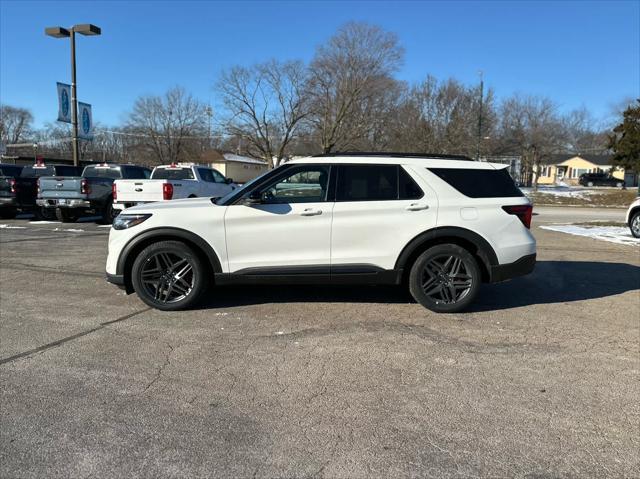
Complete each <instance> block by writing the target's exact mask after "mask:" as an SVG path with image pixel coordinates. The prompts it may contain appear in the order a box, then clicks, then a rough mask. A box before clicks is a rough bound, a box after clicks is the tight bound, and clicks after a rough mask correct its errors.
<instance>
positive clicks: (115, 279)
mask: <svg viewBox="0 0 640 479" xmlns="http://www.w3.org/2000/svg"><path fill="white" fill-rule="evenodd" d="M106 276H107V282H109V283H111V284H115V285H116V286H117V287H118V288H120V289H125V287H124V276H123V275H121V274H109V273H106Z"/></svg>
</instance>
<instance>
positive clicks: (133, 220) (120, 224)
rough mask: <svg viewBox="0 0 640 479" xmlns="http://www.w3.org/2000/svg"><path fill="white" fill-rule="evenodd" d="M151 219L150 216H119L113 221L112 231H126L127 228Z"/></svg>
mask: <svg viewBox="0 0 640 479" xmlns="http://www.w3.org/2000/svg"><path fill="white" fill-rule="evenodd" d="M149 218H151V215H126V214H119V215H118V216H116V219H115V220H113V229H114V230H126V229H127V228H131V227H132V226H136V225H139V224H140V223H142V222H143V221H146V220H147V219H149Z"/></svg>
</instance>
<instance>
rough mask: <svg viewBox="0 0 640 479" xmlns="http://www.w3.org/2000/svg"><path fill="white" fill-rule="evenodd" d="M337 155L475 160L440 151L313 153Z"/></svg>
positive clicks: (322, 155) (320, 156)
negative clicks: (444, 153)
mask: <svg viewBox="0 0 640 479" xmlns="http://www.w3.org/2000/svg"><path fill="white" fill-rule="evenodd" d="M335 156H373V157H376V156H378V157H380V156H382V157H385V156H388V157H391V158H425V159H427V158H429V159H438V160H461V161H475V160H474V159H472V158H469V157H468V156H466V155H443V154H440V153H400V152H395V151H389V152H387V151H372V152H367V151H339V152H335V153H323V154H321V155H313V158H331V157H335Z"/></svg>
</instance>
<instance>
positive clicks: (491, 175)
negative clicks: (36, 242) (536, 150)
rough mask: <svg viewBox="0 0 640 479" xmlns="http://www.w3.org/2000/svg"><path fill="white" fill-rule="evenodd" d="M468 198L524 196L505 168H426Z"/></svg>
mask: <svg viewBox="0 0 640 479" xmlns="http://www.w3.org/2000/svg"><path fill="white" fill-rule="evenodd" d="M427 169H428V170H429V171H430V172H431V173H433V174H434V175H436V176H438V177H439V178H441V179H442V180H444V181H446V182H447V183H449V185H451V186H452V187H453V188H455V189H456V190H458V191H459V192H460V193H462V194H463V195H465V196H468V197H469V198H509V197H516V196H524V194H523V193H522V191H520V189H519V188H518V187H517V186H516V184H515V183H514V182H513V179H512V178H511V176H510V175H509V172H508V171H507V168H502V169H499V170H494V169H490V170H480V169H475V168H474V169H471V168H427Z"/></svg>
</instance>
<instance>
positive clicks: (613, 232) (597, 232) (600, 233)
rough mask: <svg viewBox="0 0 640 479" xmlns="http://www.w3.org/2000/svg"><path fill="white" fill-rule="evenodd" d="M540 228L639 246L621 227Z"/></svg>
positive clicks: (637, 240) (626, 229) (566, 226)
mask: <svg viewBox="0 0 640 479" xmlns="http://www.w3.org/2000/svg"><path fill="white" fill-rule="evenodd" d="M540 228H542V229H544V230H550V231H558V232H560V233H567V234H570V235H575V236H584V237H587V238H593V239H597V240H601V241H609V242H611V243H617V244H623V245H628V246H640V239H638V238H634V237H633V236H632V235H631V231H629V228H626V227H623V226H579V225H548V226H540Z"/></svg>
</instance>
